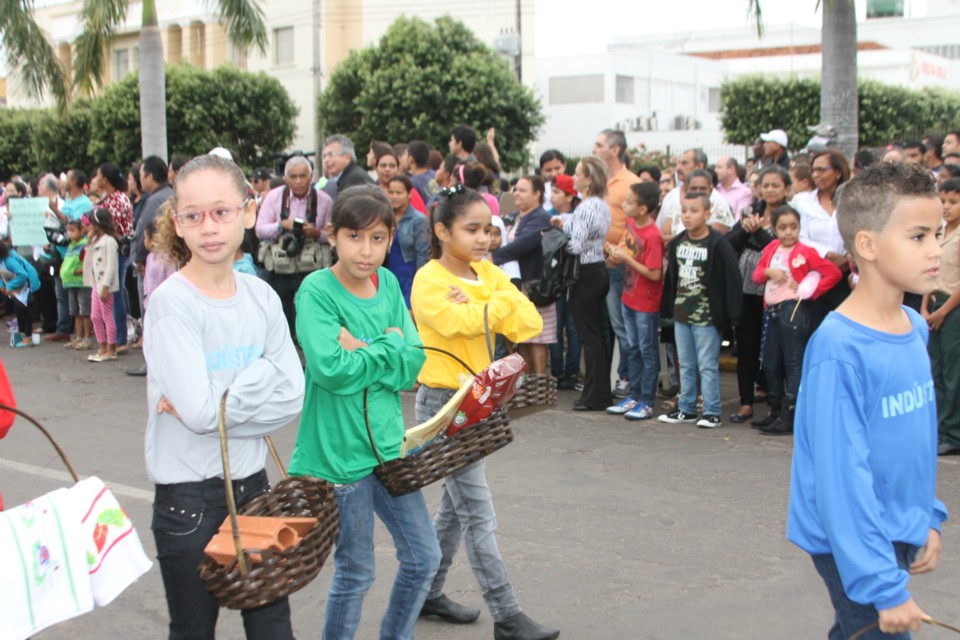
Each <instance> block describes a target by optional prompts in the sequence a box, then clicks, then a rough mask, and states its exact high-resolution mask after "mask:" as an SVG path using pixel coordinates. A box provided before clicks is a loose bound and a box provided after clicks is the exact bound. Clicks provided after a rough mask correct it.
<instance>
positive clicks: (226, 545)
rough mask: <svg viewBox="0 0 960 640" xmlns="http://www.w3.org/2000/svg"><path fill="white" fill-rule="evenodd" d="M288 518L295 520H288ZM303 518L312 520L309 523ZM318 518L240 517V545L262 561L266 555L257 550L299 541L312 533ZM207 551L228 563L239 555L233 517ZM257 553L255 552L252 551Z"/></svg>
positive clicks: (290, 544)
mask: <svg viewBox="0 0 960 640" xmlns="http://www.w3.org/2000/svg"><path fill="white" fill-rule="evenodd" d="M286 520H292V521H293V522H291V523H287V522H286ZM301 520H312V521H313V522H312V523H310V524H309V525H307V523H304V522H298V521H301ZM315 522H316V518H272V517H267V516H237V528H238V529H239V531H240V546H241V547H242V548H243V550H244V551H246V552H248V556H249V558H250V561H251V562H260V561H261V560H262V557H261V555H260V553H256V552H257V551H264V550H267V549H274V550H276V551H283V550H284V549H288V548H290V547H292V546H294V545H296V544H297V543H298V542H300V538H301V537H302V534H301V533H299V531H306V532H309V531H310V529H311V528H312V527H313V524H314V523H315ZM204 552H205V553H206V554H207V555H208V556H210V557H211V558H212V559H213V560H214V561H215V562H216V563H218V564H220V565H223V566H228V565H230V564H231V563H232V562H233V561H234V560H236V558H237V548H236V545H234V543H233V527H232V526H231V524H230V517H229V516H227V518H226V519H225V520H224V521H223V524H221V525H220V531H219V533H217V534H216V535H215V536H213V538H211V539H210V542H209V543H207V546H206V548H205V549H204ZM250 552H253V553H250Z"/></svg>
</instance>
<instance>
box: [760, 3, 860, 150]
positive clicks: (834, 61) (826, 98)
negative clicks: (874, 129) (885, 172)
mask: <svg viewBox="0 0 960 640" xmlns="http://www.w3.org/2000/svg"><path fill="white" fill-rule="evenodd" d="M748 2H749V7H750V10H751V11H752V12H753V14H754V15H755V17H756V20H757V32H758V34H760V35H761V36H762V35H763V17H762V16H763V13H762V8H761V5H760V0H748ZM817 7H818V8H822V10H823V13H822V19H821V20H822V21H821V27H820V34H821V43H822V45H821V51H822V55H821V58H822V62H821V67H820V69H821V74H822V76H823V83H822V85H821V91H820V122H822V123H824V124H830V125H833V128H834V129H836V131H837V144H838V146H839V147H840V148H841V149H842V150H843V151H844V153H846V154H847V157H850V158H852V157H853V154H854V153H856V151H857V140H858V138H859V122H858V120H857V104H858V101H859V98H858V94H857V15H856V10H855V5H854V0H827V2H826V4H825V5H824V3H823V2H821V0H817Z"/></svg>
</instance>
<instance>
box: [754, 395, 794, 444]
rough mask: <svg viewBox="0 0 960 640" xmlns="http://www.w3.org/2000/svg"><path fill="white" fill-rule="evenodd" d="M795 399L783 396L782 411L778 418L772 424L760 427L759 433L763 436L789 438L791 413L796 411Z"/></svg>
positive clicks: (791, 421)
mask: <svg viewBox="0 0 960 640" xmlns="http://www.w3.org/2000/svg"><path fill="white" fill-rule="evenodd" d="M795 405H796V399H795V398H793V397H792V396H784V398H783V410H782V411H781V412H780V417H779V418H777V420H776V422H774V423H773V424H771V425H769V426H766V427H760V433H762V434H763V435H765V436H789V435H793V412H794V410H795V409H796V406H795Z"/></svg>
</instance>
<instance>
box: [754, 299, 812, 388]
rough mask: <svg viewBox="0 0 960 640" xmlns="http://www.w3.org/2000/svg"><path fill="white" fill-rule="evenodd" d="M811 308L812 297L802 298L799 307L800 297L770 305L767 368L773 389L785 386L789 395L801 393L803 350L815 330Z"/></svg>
mask: <svg viewBox="0 0 960 640" xmlns="http://www.w3.org/2000/svg"><path fill="white" fill-rule="evenodd" d="M794 309H796V315H794ZM811 311H812V309H811V304H810V301H809V300H804V301H803V302H801V303H800V306H799V307H797V301H796V300H787V301H786V302H781V303H780V304H775V305H773V306H771V307H769V308H768V312H769V323H768V325H767V341H766V344H765V345H764V347H763V372H764V374H766V376H767V383H768V384H769V385H770V391H771V393H776V392H777V390H779V389H781V388H782V389H783V390H784V394H785V395H786V396H789V397H790V398H796V397H797V390H798V389H799V388H800V373H801V371H803V352H804V350H805V349H806V348H807V340H809V339H810V334H811V333H812V331H811V325H812V319H811ZM791 316H792V317H793V319H792V320H791Z"/></svg>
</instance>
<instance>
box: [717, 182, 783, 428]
mask: <svg viewBox="0 0 960 640" xmlns="http://www.w3.org/2000/svg"><path fill="white" fill-rule="evenodd" d="M790 183H791V180H790V174H789V173H788V172H787V170H786V169H784V168H783V167H781V166H780V165H778V164H774V165H770V166H769V167H767V168H765V169H764V170H763V171H761V172H760V179H759V185H760V186H759V189H760V200H757V201H756V202H754V203H753V204H752V205H751V206H749V207H746V208H745V209H743V211H742V212H741V214H740V222H738V223H737V224H735V225H733V228H732V229H731V230H730V233H728V234H727V242H729V243H730V245H731V246H732V247H733V248H734V250H735V251H736V252H737V255H738V260H739V263H740V277H741V278H742V280H743V315H742V316H741V319H740V324H739V325H738V326H737V385H738V387H739V390H740V409H739V410H738V411H737V412H736V413H735V414H733V415H732V416H730V422H733V423H741V422H746V421H747V420H750V418H752V417H753V404H754V401H755V399H756V398H755V396H754V385H755V384H756V382H757V374H758V373H759V371H760V343H761V340H762V337H763V318H764V316H763V285H762V284H755V283H754V282H753V272H754V270H755V269H756V268H757V265H758V264H759V263H760V256H761V254H762V253H763V248H764V247H766V246H767V245H768V244H770V243H771V242H773V239H774V236H773V228H772V225H771V217H770V216H771V214H772V213H773V212H774V211H775V210H776V208H777V207H779V206H781V205H783V204H786V202H787V193H789V190H790ZM768 392H771V393H770V394H769V395H768V397H769V398H770V399H771V400H770V402H771V404H770V411H769V413H768V418H767V419H768V420H769V422H767V421H766V420H764V421H754V423H753V424H755V425H756V426H768V425H769V424H773V421H774V420H776V419H777V416H778V415H779V413H780V406H779V397H780V395H782V393H781V390H778V389H772V390H768ZM774 398H777V400H774ZM774 402H776V405H774Z"/></svg>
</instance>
